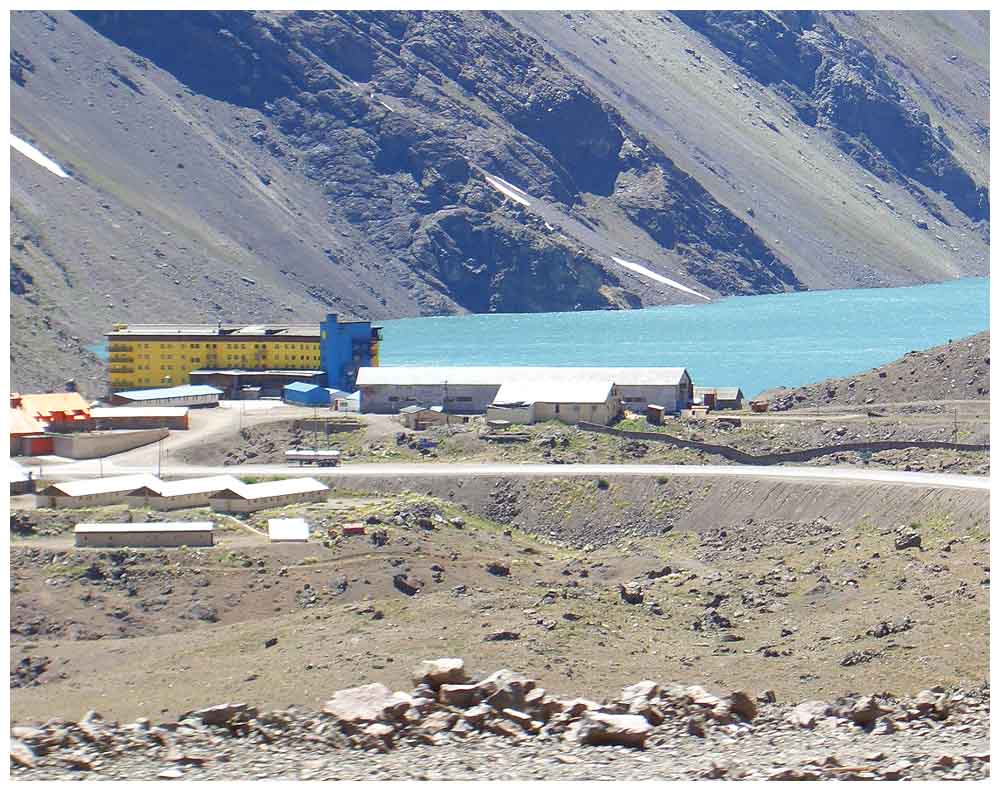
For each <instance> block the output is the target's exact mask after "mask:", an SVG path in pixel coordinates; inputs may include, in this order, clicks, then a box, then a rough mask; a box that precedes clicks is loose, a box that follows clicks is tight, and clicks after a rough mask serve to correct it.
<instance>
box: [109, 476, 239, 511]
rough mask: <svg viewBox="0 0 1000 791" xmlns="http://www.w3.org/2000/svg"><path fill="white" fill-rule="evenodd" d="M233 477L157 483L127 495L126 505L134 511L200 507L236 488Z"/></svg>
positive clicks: (235, 479) (237, 481)
mask: <svg viewBox="0 0 1000 791" xmlns="http://www.w3.org/2000/svg"><path fill="white" fill-rule="evenodd" d="M239 484H240V480H239V479H238V478H234V477H233V476H232V475H213V476H211V477H208V478H187V479H185V480H182V481H157V482H156V483H155V484H152V485H147V486H140V487H138V488H136V489H135V490H134V491H132V492H129V494H128V495H127V496H126V497H125V502H126V503H128V504H129V505H130V506H132V507H134V508H156V509H158V510H160V511H171V510H175V509H177V508H203V507H205V506H207V505H208V501H209V498H210V497H211V496H212V495H213V494H215V493H216V492H219V491H222V490H223V489H228V488H231V487H232V486H234V485H239Z"/></svg>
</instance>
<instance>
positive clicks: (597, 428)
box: [576, 421, 990, 465]
mask: <svg viewBox="0 0 1000 791" xmlns="http://www.w3.org/2000/svg"><path fill="white" fill-rule="evenodd" d="M576 425H577V428H580V429H582V430H583V431H593V432H596V433H598V434H610V435H612V436H616V437H627V438H628V439H639V440H650V441H652V442H665V443H667V444H669V445H675V446H677V447H679V448H693V449H695V450H702V451H705V452H706V453H714V454H716V455H719V456H723V457H724V458H727V459H729V460H730V461H735V462H737V463H739V464H761V465H768V464H781V463H782V462H787V461H808V460H809V459H815V458H817V457H819V456H828V455H830V454H833V453H847V452H850V451H859V452H865V451H867V452H870V453H877V452H878V451H882V450H905V449H907V448H924V449H928V450H930V449H938V448H944V449H947V450H962V451H989V449H990V446H989V445H971V444H967V443H962V442H945V441H939V440H919V439H917V440H884V441H878V442H849V443H845V444H842V445H823V446H820V447H816V448H803V449H802V450H792V451H786V452H784V453H766V454H763V455H761V456H755V455H754V454H752V453H746V452H745V451H742V450H739V449H738V448H733V447H730V446H729V445H715V444H712V443H711V442H699V441H697V440H693V439H682V438H681V437H674V436H672V435H670V434H664V433H663V432H661V431H626V430H624V429H617V428H612V427H611V426H602V425H599V424H597V423H587V422H585V421H581V422H579V423H577V424H576Z"/></svg>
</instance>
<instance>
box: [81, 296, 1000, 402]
mask: <svg viewBox="0 0 1000 791" xmlns="http://www.w3.org/2000/svg"><path fill="white" fill-rule="evenodd" d="M379 324H381V325H382V326H383V327H384V329H383V337H384V341H383V343H382V352H381V364H382V365H609V366H615V365H621V366H633V365H648V366H655V365H662V366H683V367H685V368H687V369H688V370H689V371H690V372H691V377H692V379H693V380H694V382H695V384H698V385H707V386H712V385H714V386H720V385H738V386H739V387H742V388H743V392H744V394H746V395H747V396H748V397H753V396H755V395H757V394H758V393H760V392H761V391H763V390H766V389H768V388H771V387H778V386H783V385H787V386H795V385H803V384H808V383H809V382H818V381H820V380H822V379H827V378H829V377H839V376H847V375H849V374H853V373H859V372H861V371H864V370H867V369H869V368H875V367H877V366H879V365H882V364H883V363H887V362H889V361H891V360H895V359H896V358H898V357H901V356H902V355H904V354H905V353H906V352H908V351H911V350H914V349H926V348H927V347H929V346H936V345H937V344H939V343H945V342H947V341H948V340H949V339H958V338H963V337H965V336H967V335H973V334H975V333H977V332H981V331H982V330H985V329H987V328H988V327H989V279H988V278H964V279H962V280H952V281H950V282H947V283H933V284H930V285H924V286H910V287H906V288H876V289H867V288H864V289H851V290H847V291H806V292H799V293H794V294H767V295H764V296H756V297H730V298H728V299H723V300H720V301H718V302H712V303H710V304H705V305H675V306H671V307H664V308H648V309H646V310H629V311H604V310H598V311H581V312H579V313H493V314H486V315H476V316H443V317H435V318H421V319H398V320H395V321H384V322H379ZM88 348H90V349H91V350H92V351H94V352H96V353H97V354H98V355H99V356H100V357H101V358H102V359H105V360H106V359H107V349H106V346H105V344H103V343H99V344H95V345H93V346H91V347H88Z"/></svg>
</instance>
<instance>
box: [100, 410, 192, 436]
mask: <svg viewBox="0 0 1000 791" xmlns="http://www.w3.org/2000/svg"><path fill="white" fill-rule="evenodd" d="M90 415H91V417H92V418H93V419H94V428H95V429H98V430H103V429H144V428H170V429H175V430H179V431H185V430H187V428H188V425H189V423H188V415H189V411H188V407H186V406H142V405H140V404H136V405H135V406H112V407H94V408H93V409H91V410H90Z"/></svg>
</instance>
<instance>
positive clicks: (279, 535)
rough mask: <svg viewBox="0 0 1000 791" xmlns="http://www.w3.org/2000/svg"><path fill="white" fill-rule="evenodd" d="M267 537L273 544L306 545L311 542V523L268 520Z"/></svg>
mask: <svg viewBox="0 0 1000 791" xmlns="http://www.w3.org/2000/svg"><path fill="white" fill-rule="evenodd" d="M267 537H268V538H269V539H271V543H272V544H278V543H281V544H286V543H300V544H304V543H305V542H306V541H308V540H309V523H308V522H307V521H306V520H305V519H268V520H267Z"/></svg>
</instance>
